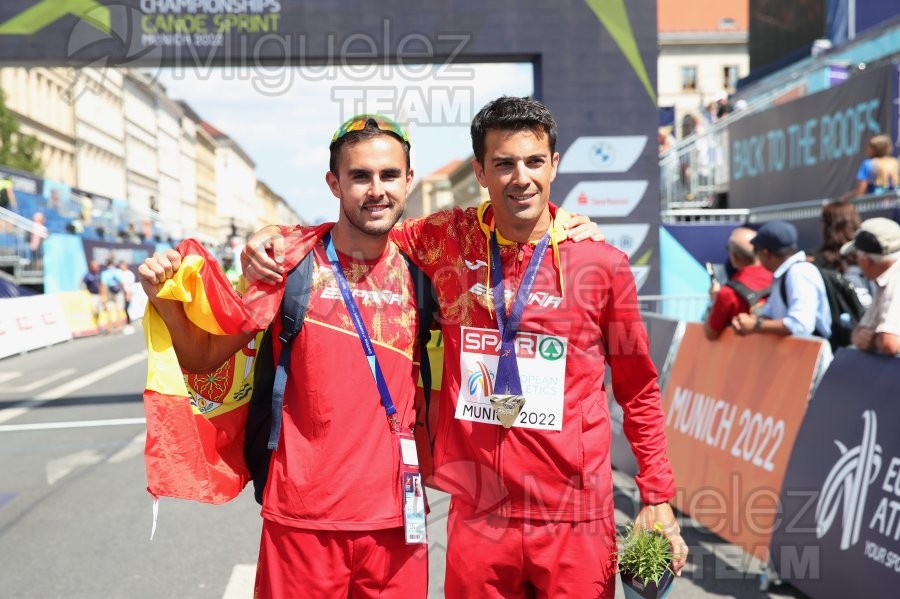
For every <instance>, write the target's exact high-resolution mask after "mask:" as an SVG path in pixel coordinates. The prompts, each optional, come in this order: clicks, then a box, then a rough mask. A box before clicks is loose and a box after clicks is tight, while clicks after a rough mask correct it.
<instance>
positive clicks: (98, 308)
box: [81, 260, 106, 333]
mask: <svg viewBox="0 0 900 599" xmlns="http://www.w3.org/2000/svg"><path fill="white" fill-rule="evenodd" d="M102 286H103V282H102V274H101V272H100V263H99V262H98V261H96V260H91V262H90V264H88V271H87V274H85V275H84V277H83V278H82V279H81V288H82V289H85V290H87V292H88V293H90V294H91V314H92V315H93V317H94V322H95V323H97V329H98V330H99V331H100V332H101V333H102V332H103V331H104V329H105V327H106V320H105V319H104V314H103V296H102V295H101V293H100V291H101V288H102Z"/></svg>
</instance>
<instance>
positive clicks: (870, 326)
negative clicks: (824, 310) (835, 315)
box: [841, 218, 900, 355]
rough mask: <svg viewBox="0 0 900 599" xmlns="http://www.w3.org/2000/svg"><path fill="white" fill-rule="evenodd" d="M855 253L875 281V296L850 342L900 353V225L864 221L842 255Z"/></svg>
mask: <svg viewBox="0 0 900 599" xmlns="http://www.w3.org/2000/svg"><path fill="white" fill-rule="evenodd" d="M854 253H855V254H856V263H857V265H859V267H860V269H861V270H862V271H863V274H864V275H866V278H867V279H869V280H870V281H874V283H875V299H874V300H873V301H872V305H871V306H869V309H868V310H866V313H865V314H864V315H863V317H862V320H860V321H859V324H858V325H857V326H856V328H854V329H853V335H852V337H851V341H852V343H853V345H854V346H855V347H857V348H858V349H861V350H865V351H871V352H879V353H883V354H888V355H896V354H900V225H898V224H897V223H896V222H894V221H892V220H891V219H889V218H870V219H869V220H866V221H863V223H862V226H861V227H860V229H859V231H857V233H856V237H855V238H854V239H853V241H850V242H848V243H845V244H844V246H843V247H842V248H841V254H843V255H845V256H847V255H850V254H854Z"/></svg>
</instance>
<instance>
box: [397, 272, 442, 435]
mask: <svg viewBox="0 0 900 599" xmlns="http://www.w3.org/2000/svg"><path fill="white" fill-rule="evenodd" d="M403 258H404V259H405V260H406V266H407V267H408V268H409V275H410V276H411V277H412V280H413V285H414V288H415V294H416V314H417V316H418V321H419V374H420V376H421V377H422V395H423V396H424V398H425V430H426V431H427V432H428V442H429V444H430V445H432V449H433V448H434V442H433V439H432V436H431V429H430V427H429V422H430V421H431V419H430V417H429V416H430V414H429V412H430V408H431V360H430V358H429V356H428V342H429V341H430V340H431V325H432V324H434V321H435V315H436V314H437V313H438V303H437V300H436V299H435V298H436V295H437V294H436V293H435V290H434V286H433V285H432V283H431V280H430V279H429V278H428V277H427V276H426V275H425V273H423V272H422V269H420V268H419V267H418V266H416V265H415V264H413V262H412V260H410V259H409V256H407V255H406V254H403Z"/></svg>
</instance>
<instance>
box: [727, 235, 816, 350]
mask: <svg viewBox="0 0 900 599" xmlns="http://www.w3.org/2000/svg"><path fill="white" fill-rule="evenodd" d="M750 243H751V244H752V245H753V251H754V253H755V254H756V256H757V257H758V258H759V263H760V264H762V265H763V266H764V267H765V268H766V269H768V270H770V271H772V274H773V276H774V281H773V282H772V294H771V295H769V301H768V302H766V305H765V307H764V308H763V310H762V312H761V313H760V315H759V316H755V315H752V314H747V313H742V314H738V315H737V316H735V317H734V319H733V320H732V323H731V324H732V326H733V327H734V329H735V330H736V331H737V333H738V335H749V334H751V333H770V334H774V335H785V336H787V335H819V336H821V337H824V338H826V339H828V338H829V337H830V336H831V310H830V309H829V307H828V296H827V295H826V292H825V282H824V281H823V280H822V275H821V274H820V273H819V269H817V268H816V267H815V266H814V265H813V264H812V263H811V262H807V260H806V253H805V252H803V251H801V250H799V248H798V240H797V229H796V227H794V225H792V224H791V223H789V222H786V221H783V220H773V221H770V222H768V223H766V224H764V225H763V226H762V227H760V228H759V231H757V232H756V237H754V238H753V239H751V240H750ZM782 287H784V291H785V293H782V292H781V288H782ZM783 298H784V299H783ZM785 299H786V301H785Z"/></svg>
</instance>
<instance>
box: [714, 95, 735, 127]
mask: <svg viewBox="0 0 900 599" xmlns="http://www.w3.org/2000/svg"><path fill="white" fill-rule="evenodd" d="M715 107H716V120H719V119H724V118H725V117H726V116H728V115H729V114H731V113H732V112H734V107H733V106H732V105H731V103H730V102H729V101H728V92H726V91H725V90H724V89H723V90H719V92H718V93H717V94H716V96H715Z"/></svg>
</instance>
